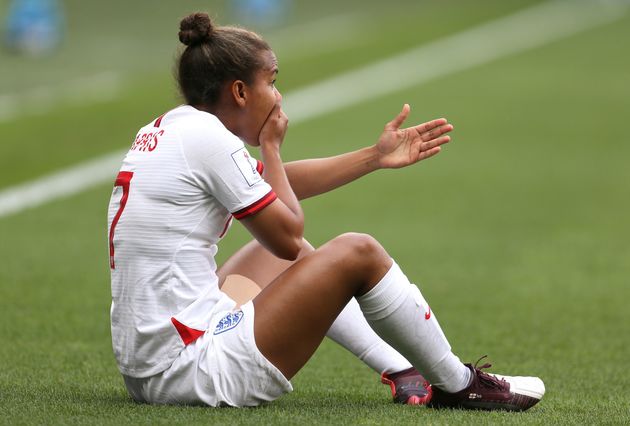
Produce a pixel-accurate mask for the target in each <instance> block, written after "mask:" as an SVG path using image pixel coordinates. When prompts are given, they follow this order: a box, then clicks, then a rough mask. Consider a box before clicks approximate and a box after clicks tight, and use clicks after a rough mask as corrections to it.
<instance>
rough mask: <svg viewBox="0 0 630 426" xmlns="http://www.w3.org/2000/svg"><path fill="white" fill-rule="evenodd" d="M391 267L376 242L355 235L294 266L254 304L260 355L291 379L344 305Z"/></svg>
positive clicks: (328, 245)
mask: <svg viewBox="0 0 630 426" xmlns="http://www.w3.org/2000/svg"><path fill="white" fill-rule="evenodd" d="M391 264H392V260H391V258H390V257H389V255H388V254H387V252H386V251H385V250H384V249H383V248H382V247H381V246H380V244H378V242H376V241H375V240H374V239H373V238H371V237H369V236H366V235H360V234H346V235H343V236H341V237H337V238H336V239H334V240H332V241H330V242H328V243H326V244H325V245H323V246H322V247H321V248H319V249H317V250H315V252H313V253H312V254H310V255H308V256H306V257H304V258H303V259H301V260H299V261H298V262H296V263H295V264H294V265H292V266H291V267H289V268H288V269H287V270H286V271H284V272H283V273H282V274H280V275H279V276H278V277H277V278H276V279H274V280H273V281H272V282H271V284H270V285H269V286H267V287H266V288H265V289H264V290H263V291H262V292H261V293H260V294H259V295H258V296H256V298H255V299H254V306H255V309H256V318H255V323H254V331H255V336H256V342H257V345H258V347H259V349H260V351H261V352H262V353H263V354H264V355H265V357H267V359H269V360H270V361H271V362H272V363H273V364H274V365H275V366H276V367H278V368H279V369H280V370H281V371H282V372H283V373H284V374H285V376H287V377H289V378H290V377H292V376H293V375H294V374H295V373H296V372H297V371H298V370H299V369H300V368H301V367H302V366H303V365H304V363H306V361H307V360H308V359H309V358H310V357H311V355H312V354H313V352H314V351H315V349H316V348H317V347H318V346H319V344H320V343H321V341H322V339H323V338H324V336H325V335H326V332H327V331H328V329H329V328H330V326H331V324H332V323H333V321H334V320H335V318H336V317H337V315H339V313H340V312H341V310H342V309H343V308H344V306H346V304H347V303H348V301H349V300H350V299H351V298H352V297H353V296H354V295H356V294H362V293H364V292H366V291H367V289H369V288H371V287H370V286H373V285H375V284H376V283H377V282H378V281H379V280H380V278H382V277H383V276H384V275H385V273H386V272H387V271H388V270H389V268H390V267H391Z"/></svg>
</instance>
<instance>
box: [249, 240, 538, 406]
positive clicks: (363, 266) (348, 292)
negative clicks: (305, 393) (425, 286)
mask: <svg viewBox="0 0 630 426" xmlns="http://www.w3.org/2000/svg"><path fill="white" fill-rule="evenodd" d="M353 296H356V297H357V300H358V302H359V305H360V306H361V309H362V311H363V312H364V314H365V316H366V318H367V319H368V321H369V322H370V325H371V326H372V328H374V329H375V330H376V331H377V332H378V334H379V335H380V336H381V337H383V338H384V339H385V340H386V341H388V343H390V344H391V345H392V346H394V347H395V348H396V349H397V350H398V351H399V352H400V353H402V354H403V355H405V356H406V358H407V359H409V360H410V361H411V362H412V364H413V365H414V366H415V367H416V368H417V369H418V370H419V371H420V372H422V373H423V374H424V375H425V376H426V377H428V378H429V380H431V382H432V383H434V386H436V387H437V388H439V390H440V391H441V393H442V395H441V396H440V397H439V398H438V401H437V403H436V404H435V405H437V406H462V407H466V408H489V409H495V408H500V409H527V408H529V407H531V406H532V405H533V404H535V403H536V402H538V400H539V399H540V398H541V397H542V394H543V393H544V385H542V382H541V381H540V379H537V378H511V377H505V376H503V378H504V379H505V380H500V379H498V378H496V377H494V376H491V375H488V374H486V373H482V372H481V371H480V370H478V369H476V368H473V367H472V366H464V365H463V364H462V363H461V362H460V361H459V359H458V358H457V357H456V356H455V355H454V354H453V353H452V352H451V350H450V346H449V344H448V341H447V340H446V338H445V337H444V334H443V333H442V330H441V329H440V327H439V325H438V323H437V321H436V320H435V315H434V314H433V313H431V311H430V310H429V308H428V305H427V304H426V302H425V301H424V298H423V297H422V295H421V294H420V292H419V290H418V288H417V287H416V286H414V285H413V284H410V283H409V281H408V279H407V277H406V276H405V275H404V274H403V273H402V271H401V270H400V268H398V266H397V265H396V264H395V263H393V261H392V260H391V258H390V257H389V256H388V254H387V253H386V252H385V250H384V249H383V248H382V247H381V246H380V245H379V244H378V243H377V242H376V241H375V240H374V239H372V238H371V237H368V236H364V235H357V234H348V235H344V236H341V237H338V238H336V239H334V240H333V241H331V242H329V243H327V244H325V245H324V246H322V247H321V248H320V249H318V250H317V251H315V252H314V253H313V254H311V255H309V256H306V257H304V258H303V259H302V260H300V261H299V262H297V263H296V264H295V265H293V266H291V267H290V268H288V269H287V270H286V271H285V272H284V273H282V274H281V275H280V276H279V277H278V278H276V279H275V280H274V281H273V282H272V283H271V284H270V285H269V286H268V287H267V288H265V289H264V290H263V291H262V292H261V293H260V294H259V295H258V296H257V297H256V298H255V299H254V306H255V308H256V317H255V322H254V332H255V336H256V342H257V345H258V347H259V349H260V351H261V352H262V353H263V354H264V355H265V356H266V357H267V359H269V360H270V361H271V362H272V363H273V364H274V365H276V367H278V368H279V369H280V370H281V371H282V372H283V374H284V375H285V376H287V377H292V376H293V375H294V374H295V373H296V372H297V371H298V370H299V369H300V368H301V367H302V366H303V365H304V363H305V362H306V361H307V360H308V358H310V356H311V355H312V354H313V352H314V351H315V349H316V348H317V347H318V345H319V344H320V342H321V339H322V338H323V337H324V335H325V333H326V331H327V330H328V328H329V327H330V325H331V324H332V322H333V321H334V319H335V318H336V316H337V315H338V313H339V312H340V311H341V310H342V308H343V307H344V306H345V305H346V304H347V302H348V301H349V300H350V298H351V297H353ZM287 342H291V344H287ZM471 395H472V396H473V398H472V399H473V400H474V401H473V403H475V404H471V403H470V399H471Z"/></svg>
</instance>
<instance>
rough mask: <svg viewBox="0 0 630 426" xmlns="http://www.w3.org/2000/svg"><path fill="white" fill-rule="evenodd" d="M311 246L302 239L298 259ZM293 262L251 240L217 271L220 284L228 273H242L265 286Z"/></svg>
mask: <svg viewBox="0 0 630 426" xmlns="http://www.w3.org/2000/svg"><path fill="white" fill-rule="evenodd" d="M313 251H314V249H313V246H311V245H310V243H309V242H308V241H306V240H304V244H303V248H302V251H301V252H300V255H299V257H298V259H300V258H302V257H304V256H305V255H307V254H308V253H311V252H313ZM293 263H294V262H292V261H289V260H285V259H280V258H279V257H276V256H274V255H273V254H272V253H271V252H270V251H269V250H267V249H266V248H264V247H263V246H262V245H260V243H259V242H258V241H256V240H252V241H250V242H249V243H247V244H245V245H244V246H243V247H242V248H240V249H239V250H238V251H237V252H236V253H234V254H233V255H232V256H231V257H230V258H229V259H228V260H227V261H226V262H225V263H224V264H223V265H221V267H220V268H219V270H218V271H217V273H218V275H219V282H220V283H221V284H222V283H223V282H224V280H225V278H226V277H227V276H228V275H242V276H244V277H247V278H249V279H250V280H252V281H254V282H255V283H256V284H258V286H259V287H261V288H265V287H266V286H267V285H268V284H269V283H270V282H271V281H273V279H274V278H276V277H277V276H278V275H280V274H281V273H282V272H283V271H284V270H285V269H287V268H288V267H289V266H291V265H293Z"/></svg>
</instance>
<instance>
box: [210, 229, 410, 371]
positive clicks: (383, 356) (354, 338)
mask: <svg viewBox="0 0 630 426" xmlns="http://www.w3.org/2000/svg"><path fill="white" fill-rule="evenodd" d="M313 251H315V249H314V248H313V246H312V245H311V244H310V243H309V242H308V241H306V240H304V248H303V249H302V251H301V252H300V256H299V257H298V260H299V259H301V258H303V257H304V256H306V255H308V254H309V253H312V252H313ZM293 263H294V262H291V261H288V260H284V259H280V258H278V257H276V256H274V255H273V254H271V252H269V251H268V250H267V249H265V248H264V247H263V246H261V245H260V243H258V242H257V241H256V240H254V241H251V242H249V243H248V244H246V245H245V246H244V247H243V248H241V249H240V250H238V251H237V252H236V253H235V254H234V255H233V256H231V257H230V258H229V259H228V260H227V261H226V262H225V263H224V264H223V265H222V266H221V267H220V268H219V271H218V274H219V280H220V282H221V283H223V281H224V280H225V277H226V276H228V275H232V274H237V275H242V276H244V277H247V278H249V279H250V280H252V281H254V282H255V283H256V284H258V285H259V286H260V287H261V288H265V287H266V286H267V285H268V284H269V283H270V282H271V281H272V280H273V279H274V278H276V277H277V276H278V275H280V274H281V273H282V272H284V271H285V270H286V269H287V268H288V267H290V266H291V265H292V264H293ZM232 288H233V287H232ZM222 289H223V288H222ZM224 290H225V289H224ZM233 291H234V290H229V291H228V294H230V293H232V292H233ZM327 336H328V337H330V338H331V339H332V340H334V341H335V342H337V343H338V344H340V345H341V346H343V347H344V348H346V349H347V350H349V351H350V352H352V353H353V354H354V355H356V356H357V357H358V358H359V359H361V360H362V361H363V362H365V363H366V364H367V365H368V366H370V367H371V368H372V369H373V370H375V371H376V372H377V373H379V374H382V373H386V374H388V375H391V374H394V373H398V372H401V371H404V370H407V369H409V368H410V367H411V364H410V363H409V361H407V360H406V359H405V358H404V357H403V356H402V355H400V354H399V353H398V352H396V350H394V349H393V348H392V347H391V346H389V345H388V344H387V343H385V342H384V341H383V340H382V339H381V338H380V337H378V335H377V334H376V333H375V332H374V330H372V329H371V328H370V326H369V324H368V323H367V321H366V320H365V317H364V316H363V314H362V313H361V309H360V308H359V305H358V304H357V302H356V300H354V299H352V300H350V302H349V303H348V305H347V306H346V308H344V310H343V311H342V312H341V313H340V314H339V316H338V317H337V319H336V320H335V322H334V323H333V324H332V326H331V327H330V329H329V330H328V333H327Z"/></svg>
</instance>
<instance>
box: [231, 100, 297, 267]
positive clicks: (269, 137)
mask: <svg viewBox="0 0 630 426" xmlns="http://www.w3.org/2000/svg"><path fill="white" fill-rule="evenodd" d="M277 96H278V102H277V104H276V105H275V106H274V107H273V109H272V110H271V113H270V114H269V116H268V117H267V120H266V121H265V123H264V125H263V127H262V129H261V131H260V135H259V142H260V152H261V155H262V159H263V162H264V163H265V180H266V181H267V182H268V183H269V184H270V185H271V187H272V188H273V190H274V192H275V193H276V195H277V196H278V199H277V200H276V201H274V202H273V203H271V204H270V205H269V206H268V207H267V208H265V209H263V210H262V211H261V212H260V213H258V214H256V215H254V216H252V217H250V218H247V219H244V220H242V221H241V222H242V223H243V225H244V226H245V227H246V228H247V229H248V230H249V232H250V233H251V234H252V235H253V236H254V238H256V240H258V241H259V242H260V243H261V244H262V245H263V246H264V247H265V248H267V249H268V250H269V251H271V252H272V253H273V254H275V255H276V256H278V257H280V258H283V259H288V260H295V259H296V258H297V256H298V254H299V252H300V250H301V248H302V236H303V233H304V214H303V213H302V208H301V207H300V203H299V201H298V199H297V197H296V195H295V193H294V192H293V189H292V188H291V185H290V184H289V180H288V178H287V175H286V172H285V170H284V167H283V164H282V158H281V157H280V147H281V146H282V142H283V140H284V135H285V133H286V129H287V126H288V119H287V116H286V115H285V113H284V112H283V111H282V108H281V106H280V100H281V96H280V94H278V95H277Z"/></svg>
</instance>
